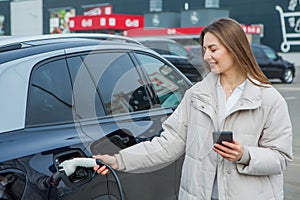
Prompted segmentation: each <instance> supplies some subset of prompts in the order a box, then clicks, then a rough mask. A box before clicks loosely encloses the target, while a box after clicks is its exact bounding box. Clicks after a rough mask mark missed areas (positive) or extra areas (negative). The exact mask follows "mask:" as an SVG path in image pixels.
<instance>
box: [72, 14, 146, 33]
mask: <svg viewBox="0 0 300 200" xmlns="http://www.w3.org/2000/svg"><path fill="white" fill-rule="evenodd" d="M142 27H144V16H137V15H121V14H111V15H99V16H76V17H71V18H70V20H69V29H70V30H71V31H76V30H97V29H113V30H128V29H133V28H142Z"/></svg>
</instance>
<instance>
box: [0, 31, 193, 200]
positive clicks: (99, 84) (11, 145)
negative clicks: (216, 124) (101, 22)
mask: <svg viewBox="0 0 300 200" xmlns="http://www.w3.org/2000/svg"><path fill="white" fill-rule="evenodd" d="M108 37H109V36H108ZM116 39H117V40H114V39H111V37H109V40H113V41H107V40H105V39H104V38H101V40H98V39H97V38H95V39H86V38H76V36H74V38H73V37H68V38H63V37H61V38H59V37H58V38H54V37H53V36H47V35H45V36H39V37H36V38H35V37H30V38H26V37H25V38H16V40H13V39H12V40H11V41H10V42H6V43H5V45H1V44H0V52H1V53H0V82H1V84H0V93H1V98H0V110H1V113H0V121H1V123H0V152H1V154H0V183H1V184H0V199H29V200H40V199H45V200H46V199H76V200H80V199H83V200H88V199H98V200H104V199H110V200H116V199H120V198H119V197H120V196H121V195H120V194H121V193H122V194H123V193H124V196H125V199H130V200H135V199H136V200H137V199H139V200H140V199H143V200H147V199H148V200H153V199H177V194H178V188H179V180H180V171H181V166H182V158H180V159H179V160H177V161H175V162H174V163H171V164H170V165H168V166H166V167H164V168H161V169H157V170H156V171H149V172H147V173H142V174H138V173H124V172H117V177H118V179H116V177H115V176H113V175H112V174H113V173H109V174H108V175H107V176H100V175H99V176H95V174H94V171H93V169H92V168H84V167H82V166H81V167H77V168H76V170H75V172H74V173H72V174H66V173H65V172H64V171H60V170H59V169H60V167H61V166H60V165H61V163H63V162H64V161H66V160H70V159H73V158H79V157H84V158H86V157H88V158H89V157H91V156H92V155H94V154H114V153H117V152H118V151H119V150H121V149H123V148H126V147H129V146H131V145H134V144H136V143H139V142H142V141H148V140H151V139H152V138H153V137H156V136H159V135H160V133H161V131H162V128H161V125H162V122H163V121H164V120H165V119H166V118H167V117H168V116H169V115H170V114H171V113H172V112H173V110H174V109H175V108H176V107H177V105H178V104H179V102H180V101H181V99H182V97H183V95H184V93H185V91H186V90H187V89H188V88H189V87H190V86H191V85H192V83H191V82H190V81H189V80H188V79H187V78H186V77H185V76H184V75H183V74H182V73H181V72H180V71H179V70H178V69H176V68H175V67H174V66H173V65H172V64H171V63H170V62H169V61H167V60H166V59H164V58H163V57H161V56H160V55H159V54H158V53H156V52H154V51H152V50H150V49H148V48H146V47H144V46H143V45H140V44H138V43H136V44H129V43H127V42H126V41H123V40H122V41H123V42H120V41H118V38H116ZM131 43H132V42H131ZM117 180H119V181H120V183H121V185H122V188H123V191H122V192H121V193H120V191H119V190H118V186H119V185H118V181H117Z"/></svg>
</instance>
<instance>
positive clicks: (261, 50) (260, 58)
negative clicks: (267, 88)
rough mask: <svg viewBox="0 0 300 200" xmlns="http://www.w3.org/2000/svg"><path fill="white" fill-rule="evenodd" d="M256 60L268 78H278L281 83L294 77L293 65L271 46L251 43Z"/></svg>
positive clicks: (291, 80) (290, 81)
mask: <svg viewBox="0 0 300 200" xmlns="http://www.w3.org/2000/svg"><path fill="white" fill-rule="evenodd" d="M251 46H252V50H253V53H254V56H255V58H256V61H257V63H258V65H259V66H260V68H261V69H262V71H263V72H264V74H265V75H266V76H267V78H269V79H280V80H281V81H282V82H283V83H292V82H293V80H294V77H295V70H296V69H295V65H294V64H293V63H290V62H289V61H286V60H284V59H282V57H281V56H279V55H278V54H277V53H276V52H275V51H274V50H273V49H272V48H270V47H268V46H266V45H262V44H251Z"/></svg>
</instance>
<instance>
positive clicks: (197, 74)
mask: <svg viewBox="0 0 300 200" xmlns="http://www.w3.org/2000/svg"><path fill="white" fill-rule="evenodd" d="M134 39H136V40H137V41H139V42H141V43H142V44H143V45H145V46H147V47H149V48H151V49H152V50H154V51H156V52H158V53H159V54H161V55H162V56H163V57H164V58H166V59H167V60H169V61H170V62H171V63H172V64H174V65H175V66H176V67H177V68H178V69H179V70H180V71H181V72H182V73H183V74H185V75H186V77H188V78H189V79H190V81H192V82H198V81H201V80H202V79H203V77H204V75H205V73H206V71H205V67H204V65H203V60H202V58H201V57H199V56H197V55H194V54H193V53H190V52H189V51H187V50H186V49H185V48H184V46H182V45H181V44H179V43H177V42H176V41H174V40H172V39H166V38H156V37H154V38H152V37H136V38H134Z"/></svg>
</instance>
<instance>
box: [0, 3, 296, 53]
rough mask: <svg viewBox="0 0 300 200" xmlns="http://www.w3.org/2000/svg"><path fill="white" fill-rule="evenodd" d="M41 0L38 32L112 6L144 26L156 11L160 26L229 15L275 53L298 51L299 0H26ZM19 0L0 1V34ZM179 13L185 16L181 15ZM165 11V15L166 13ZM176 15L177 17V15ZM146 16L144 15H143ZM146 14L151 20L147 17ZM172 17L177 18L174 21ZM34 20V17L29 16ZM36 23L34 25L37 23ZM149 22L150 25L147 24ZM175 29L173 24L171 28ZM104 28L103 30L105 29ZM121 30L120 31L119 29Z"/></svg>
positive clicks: (9, 27)
mask: <svg viewBox="0 0 300 200" xmlns="http://www.w3.org/2000/svg"><path fill="white" fill-rule="evenodd" d="M30 1H33V2H34V1H42V25H41V32H42V33H44V34H46V33H50V32H53V31H55V30H54V27H55V26H56V25H57V24H59V26H61V27H63V26H65V25H66V22H67V23H68V19H69V18H70V17H74V16H83V15H85V14H86V13H87V12H89V11H90V12H97V11H95V10H93V11H91V8H95V7H97V6H100V7H101V6H104V7H105V6H112V12H113V13H118V14H127V15H140V16H144V17H145V26H148V25H149V23H155V21H156V23H158V20H157V19H155V16H157V14H159V15H161V16H164V15H166V16H167V17H165V18H169V19H170V20H169V21H166V22H164V23H165V24H163V25H162V26H158V27H163V26H165V27H166V26H170V25H172V26H177V28H182V27H186V26H187V24H188V23H191V24H189V25H188V26H190V25H192V23H195V22H196V23H195V27H197V26H198V25H199V24H200V25H201V26H205V24H207V23H208V22H209V21H211V20H212V19H213V18H216V17H220V16H229V17H231V18H233V19H235V20H237V21H238V22H240V23H241V24H246V25H259V26H260V27H261V28H262V29H261V32H260V33H259V34H260V42H261V43H263V44H267V45H269V46H271V47H273V48H274V49H275V50H276V51H279V52H300V1H299V0H264V1H262V0H243V1H242V2H241V1H240V0H230V1H226V0H177V1H176V2H175V1H174V0H143V1H141V0H77V1H73V0H64V1H59V0H27V1H26V2H30ZM19 2H20V0H19V1H7V0H6V1H0V25H3V26H2V28H1V30H2V32H0V34H1V33H2V34H7V35H10V34H13V31H12V27H18V24H17V25H16V24H14V25H12V24H11V23H12V22H14V23H15V22H16V21H17V22H18V21H19V23H22V22H20V20H14V19H12V18H14V13H11V12H12V10H14V12H16V10H15V9H12V4H17V3H19ZM183 13H184V14H185V15H186V16H185V17H181V18H180V16H183ZM168 14H169V15H168ZM179 15H180V16H179ZM147 16H148V18H147ZM149 16H152V17H153V19H151V20H149V19H150V18H149ZM174 19H177V20H175V21H174ZM31 20H34V19H31ZM38 23H39V22H37V26H39V24H38ZM150 25H151V24H150ZM174 28H176V27H174ZM103 31H105V30H87V31H86V32H103ZM106 31H107V30H106ZM37 32H38V30H37ZM120 33H121V31H120Z"/></svg>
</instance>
